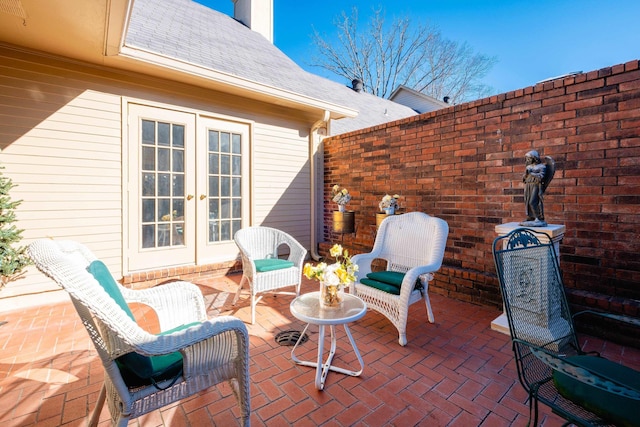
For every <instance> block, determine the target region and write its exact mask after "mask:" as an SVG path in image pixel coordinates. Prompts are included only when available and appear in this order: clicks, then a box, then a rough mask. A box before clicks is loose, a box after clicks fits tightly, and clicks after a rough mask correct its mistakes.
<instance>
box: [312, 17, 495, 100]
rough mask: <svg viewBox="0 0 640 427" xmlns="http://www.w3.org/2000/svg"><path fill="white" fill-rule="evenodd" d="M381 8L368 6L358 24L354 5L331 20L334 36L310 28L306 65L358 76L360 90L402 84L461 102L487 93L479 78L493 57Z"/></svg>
mask: <svg viewBox="0 0 640 427" xmlns="http://www.w3.org/2000/svg"><path fill="white" fill-rule="evenodd" d="M385 22H386V21H385V16H384V11H383V10H382V9H375V10H373V14H372V16H371V18H370V20H369V22H368V25H367V26H366V28H364V29H362V28H359V27H358V9H357V8H355V7H354V8H353V9H352V10H351V15H347V14H346V13H345V12H342V14H341V15H340V16H339V17H336V19H335V20H334V25H335V27H336V30H337V39H335V38H334V39H329V38H326V37H324V36H322V35H321V34H320V33H318V32H317V31H315V30H314V33H313V35H312V42H313V44H314V45H315V47H316V51H317V52H316V55H315V57H314V58H313V62H314V63H312V64H311V65H313V66H317V67H320V68H323V69H325V70H327V71H329V72H330V73H332V74H335V75H336V76H337V77H341V78H344V79H346V80H347V81H349V82H351V80H353V79H354V78H359V79H361V80H362V81H363V87H364V90H365V92H369V93H372V94H374V95H377V96H381V97H384V98H386V97H389V96H390V95H391V93H392V92H393V90H395V89H396V88H397V87H398V86H399V85H405V86H407V87H410V88H413V89H415V90H417V91H419V92H422V93H425V94H427V95H430V96H432V97H434V98H436V99H442V98H443V97H444V96H449V97H450V99H451V101H452V102H454V103H455V102H463V101H468V100H472V99H477V98H480V97H483V96H487V95H488V94H489V93H491V90H492V89H491V88H490V87H488V86H487V85H484V84H482V82H481V80H480V79H482V78H483V77H484V76H486V75H487V73H488V72H489V71H490V70H491V68H493V66H494V65H495V63H496V62H497V59H496V58H495V57H489V56H486V55H482V54H476V53H474V51H473V49H472V48H471V46H469V44H468V43H466V42H465V43H463V44H458V43H457V42H454V41H451V40H447V39H445V38H443V36H442V35H441V33H440V31H439V30H438V29H437V28H434V27H431V26H429V25H417V26H413V25H412V23H411V20H410V19H409V18H408V17H404V18H396V19H394V20H393V21H392V22H391V24H390V25H387V24H386V23H385Z"/></svg>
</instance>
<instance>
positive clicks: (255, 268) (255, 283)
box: [233, 226, 307, 324]
mask: <svg viewBox="0 0 640 427" xmlns="http://www.w3.org/2000/svg"><path fill="white" fill-rule="evenodd" d="M234 241H235V242H236V245H238V248H239V249H240V255H241V257H242V279H241V280H240V286H238V291H237V292H236V296H235V298H234V300H233V303H234V304H236V303H237V302H238V298H239V297H240V291H241V290H242V287H243V286H244V285H245V283H246V284H248V285H249V292H250V293H251V324H253V323H255V320H256V304H257V303H258V302H259V301H260V300H261V299H262V295H260V296H257V295H258V294H259V293H262V292H269V291H274V290H276V289H281V288H284V287H288V286H295V295H296V296H298V295H300V283H301V282H302V264H303V263H304V259H305V256H306V255H307V250H306V249H305V248H304V246H302V245H301V244H300V243H299V242H298V241H297V240H296V239H294V238H293V237H291V236H290V235H289V234H287V233H285V232H284V231H281V230H278V229H275V228H269V227H261V226H256V227H247V228H243V229H241V230H238V232H237V233H236V234H235V236H234ZM283 245H284V246H285V247H286V248H287V250H288V251H289V255H288V257H287V259H286V260H280V259H279V258H278V252H279V250H280V249H282V250H283V252H284V250H285V247H282V246H283ZM265 264H267V265H265Z"/></svg>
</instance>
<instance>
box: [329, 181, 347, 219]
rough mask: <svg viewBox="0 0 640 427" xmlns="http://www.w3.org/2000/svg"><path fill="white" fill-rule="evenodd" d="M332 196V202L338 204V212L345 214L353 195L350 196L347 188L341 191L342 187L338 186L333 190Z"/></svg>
mask: <svg viewBox="0 0 640 427" xmlns="http://www.w3.org/2000/svg"><path fill="white" fill-rule="evenodd" d="M331 194H332V195H333V198H332V199H331V200H333V201H334V202H336V203H337V204H338V210H339V211H340V212H344V209H345V208H344V207H345V205H346V204H347V203H349V202H350V201H351V194H349V190H347V189H346V188H343V189H342V190H341V189H340V186H339V185H338V184H336V185H334V186H333V188H332V189H331Z"/></svg>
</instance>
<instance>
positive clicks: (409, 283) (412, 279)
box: [400, 263, 440, 299]
mask: <svg viewBox="0 0 640 427" xmlns="http://www.w3.org/2000/svg"><path fill="white" fill-rule="evenodd" d="M439 268H440V263H438V264H437V265H436V264H430V265H421V266H418V267H414V268H412V269H410V270H409V271H407V273H406V274H405V275H404V279H402V285H401V287H400V298H401V299H402V298H409V295H411V292H413V289H414V287H415V284H416V281H417V280H418V279H419V278H420V276H422V275H428V280H427V283H426V284H425V292H426V291H427V289H426V288H427V287H428V286H429V284H428V282H430V281H431V280H433V273H435V272H436V271H437V270H438V269H439Z"/></svg>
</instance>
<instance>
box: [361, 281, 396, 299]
mask: <svg viewBox="0 0 640 427" xmlns="http://www.w3.org/2000/svg"><path fill="white" fill-rule="evenodd" d="M360 283H362V284H363V285H367V286H371V287H372V288H376V289H379V290H381V291H383V292H386V293H388V294H393V295H400V286H395V285H390V284H388V283H383V282H379V281H377V280H373V279H368V278H366V277H365V278H364V279H360Z"/></svg>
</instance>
